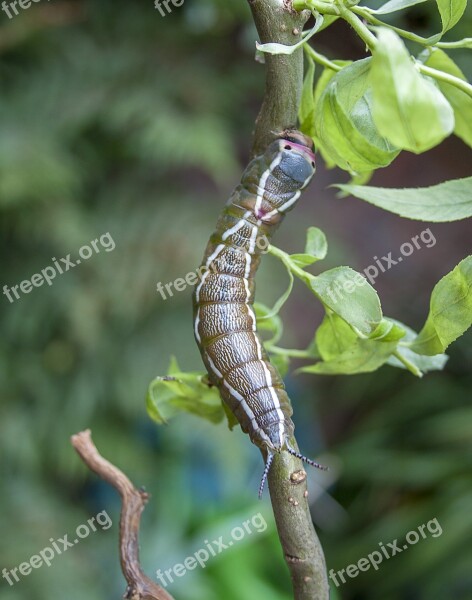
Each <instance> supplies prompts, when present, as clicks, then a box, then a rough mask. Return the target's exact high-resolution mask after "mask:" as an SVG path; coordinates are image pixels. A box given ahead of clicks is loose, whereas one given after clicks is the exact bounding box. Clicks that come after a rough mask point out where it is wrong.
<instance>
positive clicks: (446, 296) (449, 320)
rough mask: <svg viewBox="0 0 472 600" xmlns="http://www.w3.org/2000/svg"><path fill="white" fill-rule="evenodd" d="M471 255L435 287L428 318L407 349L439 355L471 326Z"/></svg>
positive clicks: (418, 352)
mask: <svg viewBox="0 0 472 600" xmlns="http://www.w3.org/2000/svg"><path fill="white" fill-rule="evenodd" d="M471 286H472V256H468V257H467V258H464V260H462V261H461V262H460V263H459V264H458V265H457V266H456V267H455V268H454V269H453V270H452V271H451V272H450V273H448V274H447V275H445V276H444V277H443V278H442V279H441V280H440V281H439V282H438V283H437V284H436V286H435V287H434V289H433V293H432V294H431V300H430V309H429V315H428V318H427V320H426V323H425V325H424V327H423V329H422V330H421V331H420V333H419V334H418V337H417V338H416V339H415V340H414V341H413V342H412V343H411V345H410V348H411V349H412V350H414V351H415V352H416V353H417V354H425V355H428V356H430V355H433V354H440V353H441V352H444V350H445V349H446V348H447V347H448V346H449V344H451V343H452V342H453V341H455V340H456V339H457V338H458V337H459V336H461V335H462V334H463V333H464V332H465V331H467V329H468V328H469V327H470V326H471V324H472V292H471Z"/></svg>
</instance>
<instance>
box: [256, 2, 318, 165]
mask: <svg viewBox="0 0 472 600" xmlns="http://www.w3.org/2000/svg"><path fill="white" fill-rule="evenodd" d="M248 2H249V6H250V7H251V11H252V16H253V18H254V23H255V24H256V28H257V32H258V34H259V37H260V42H261V43H262V44H266V43H268V42H277V43H278V44H284V45H286V46H292V45H293V44H295V43H296V42H299V41H300V40H301V36H302V30H303V26H304V25H305V23H306V22H307V20H308V17H309V16H310V13H309V12H308V11H306V10H305V11H303V12H301V13H299V12H295V11H294V10H293V9H292V0H248ZM264 59H265V64H266V83H265V92H264V99H263V102H262V106H261V110H260V112H259V115H258V117H257V120H256V130H255V134H254V144H253V147H252V154H253V156H257V155H258V154H262V152H264V150H265V149H266V148H267V146H268V145H269V144H270V142H272V141H273V140H274V139H275V138H276V137H277V134H278V133H280V132H281V131H284V130H285V129H292V128H295V125H296V124H297V114H298V106H299V104H300V98H301V93H302V84H303V50H302V49H301V48H299V49H298V50H296V51H295V52H294V53H293V54H290V55H286V54H276V55H273V54H266V53H265V54H264Z"/></svg>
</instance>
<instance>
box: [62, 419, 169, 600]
mask: <svg viewBox="0 0 472 600" xmlns="http://www.w3.org/2000/svg"><path fill="white" fill-rule="evenodd" d="M71 443H72V446H73V447H74V448H75V450H76V451H77V453H78V454H79V456H80V458H81V459H82V460H83V461H84V463H85V464H86V465H87V466H88V468H89V469H90V470H91V471H93V472H94V473H96V474H97V475H98V476H99V477H101V478H102V479H104V480H105V481H107V482H108V483H109V484H110V485H112V486H113V487H114V488H115V489H116V490H117V491H118V493H119V494H120V496H121V499H122V507H121V516H120V561H121V570H122V571H123V575H124V576H125V579H126V581H127V582H128V588H127V590H126V594H125V596H124V597H125V598H126V599H127V600H173V598H172V596H170V595H169V594H168V593H167V592H166V591H165V590H164V589H163V588H162V587H160V586H159V585H157V584H156V583H154V582H153V581H152V580H151V579H149V577H147V576H146V575H145V574H144V573H143V571H142V569H141V565H140V564H139V542H138V536H139V522H140V519H141V513H142V511H143V510H144V506H145V505H146V502H147V501H148V497H149V496H148V494H147V493H146V492H144V491H142V490H137V489H136V488H135V487H134V486H133V484H132V483H131V481H130V480H129V479H128V478H127V477H126V475H125V474H124V473H123V472H122V471H120V470H119V469H118V468H117V467H115V466H114V465H112V464H111V463H110V462H108V460H106V459H104V458H103V456H101V455H100V453H99V452H98V450H97V448H96V447H95V444H94V443H93V441H92V435H91V432H90V429H87V430H86V431H82V432H80V433H77V434H75V435H73V436H72V437H71Z"/></svg>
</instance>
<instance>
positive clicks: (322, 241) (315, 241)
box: [305, 227, 328, 260]
mask: <svg viewBox="0 0 472 600" xmlns="http://www.w3.org/2000/svg"><path fill="white" fill-rule="evenodd" d="M305 254H311V256H313V257H315V258H316V260H323V258H325V257H326V255H327V254H328V242H327V240H326V236H325V234H324V233H323V232H322V231H321V229H319V228H318V227H308V229H307V232H306V244H305Z"/></svg>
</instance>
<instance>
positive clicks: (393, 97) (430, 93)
mask: <svg viewBox="0 0 472 600" xmlns="http://www.w3.org/2000/svg"><path fill="white" fill-rule="evenodd" d="M377 36H378V42H377V45H376V48H375V50H374V52H373V57H372V68H371V71H370V81H371V84H372V88H373V118H374V121H375V124H376V126H377V128H378V130H379V132H380V133H381V135H383V136H385V137H386V138H387V139H388V140H390V142H391V143H392V144H394V145H395V146H397V147H398V148H403V149H405V150H410V151H411V152H414V153H416V154H420V153H421V152H425V151H426V150H429V149H430V148H433V147H434V146H436V145H437V144H439V143H440V142H441V141H442V140H443V139H444V138H445V137H447V136H448V135H449V134H450V133H452V131H453V129H454V112H453V110H452V107H451V105H450V104H449V102H448V101H447V100H446V98H445V97H444V95H443V94H442V92H441V91H440V90H439V89H438V88H437V87H436V86H435V84H434V83H432V82H431V81H430V80H429V79H426V78H425V77H423V76H422V75H421V74H420V73H419V71H418V70H417V68H416V67H415V65H414V64H413V62H412V58H411V56H410V54H409V52H408V50H407V49H406V47H405V45H404V44H403V42H402V40H401V39H400V38H399V36H398V35H397V34H396V33H394V32H393V31H390V30H389V29H386V28H384V27H380V28H379V29H378V30H377Z"/></svg>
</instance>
